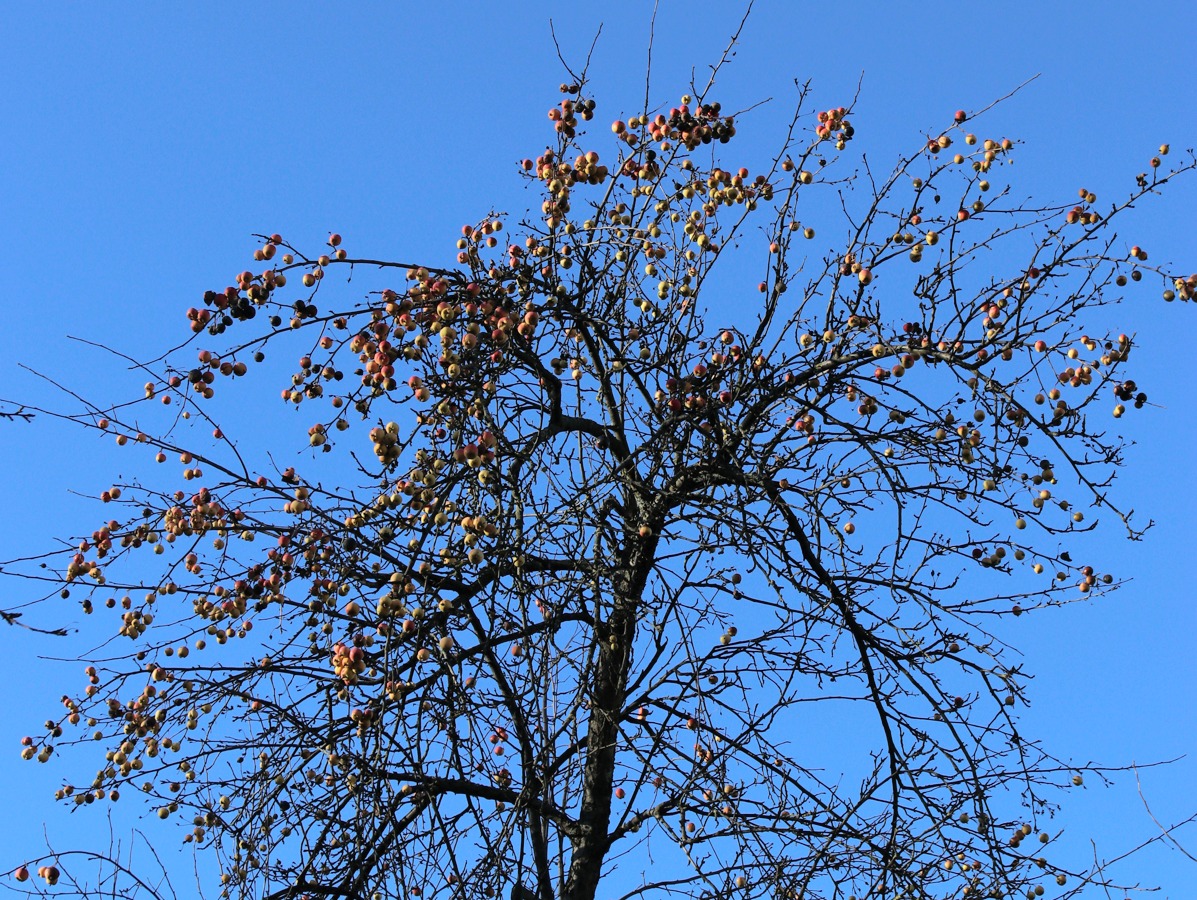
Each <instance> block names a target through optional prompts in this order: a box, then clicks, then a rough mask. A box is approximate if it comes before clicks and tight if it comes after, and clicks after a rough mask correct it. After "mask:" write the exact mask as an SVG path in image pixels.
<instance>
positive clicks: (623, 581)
mask: <svg viewBox="0 0 1197 900" xmlns="http://www.w3.org/2000/svg"><path fill="white" fill-rule="evenodd" d="M656 543H657V541H656V538H655V537H653V538H649V539H647V540H646V539H640V538H635V539H633V544H632V549H631V551H630V552H629V553H628V557H627V559H626V560H625V561H624V565H623V566H621V569H622V572H621V573H620V576H619V577H617V579H616V583H615V601H614V604H613V606H612V610H611V616H610V617H609V618H608V619H607V622H606V625H607V629H606V630H605V631H600V633H599V635H598V636H597V639H598V641H599V652H598V659H597V661H596V663H595V667H594V684H593V686H592V690H591V695H590V722H589V728H588V731H587V734H586V762H585V771H584V773H583V777H582V804H581V809H580V811H579V815H578V825H579V826H580V828H581V834H580V835H579V836H578V837H577V838H575V839H574V841H573V847H572V851H573V852H572V855H571V858H570V864H569V873H568V874H567V876H566V881H565V889H564V892H563V894H562V900H594V896H595V893H596V891H597V890H598V883H599V878H600V876H601V875H602V870H603V860H604V858H605V857H606V855H607V850H608V848H609V846H610V845H609V842H608V833H609V831H610V826H611V798H612V796H613V795H614V791H615V747H616V742H617V740H618V738H619V715H620V713H621V712H622V710H623V707H624V702H625V699H626V698H625V694H626V691H627V686H628V676H629V673H630V672H631V668H632V642H633V640H634V639H635V637H636V620H637V616H638V615H639V611H640V598H641V595H642V594H643V591H644V585H645V583H646V582H647V581H648V573H649V572H650V571H651V569H652V563H653V556H654V551H655V548H656Z"/></svg>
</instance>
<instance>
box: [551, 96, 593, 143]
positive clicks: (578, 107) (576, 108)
mask: <svg viewBox="0 0 1197 900" xmlns="http://www.w3.org/2000/svg"><path fill="white" fill-rule="evenodd" d="M580 91H581V86H580V85H577V84H563V85H561V93H563V94H568V95H569V96H567V97H566V99H564V100H562V101H561V102H560V103H559V104H558V105H557V106H554V107H553V108H552V109H550V110H549V121H550V122H552V123H553V129H554V130H555V131H556V132H557V133H558V134H560V135H561V136H562V137H563V138H565V139H566V140H570V139H572V138H573V137H574V136H575V135H576V134H577V130H578V119H581V120H582V121H584V122H588V121H590V120H591V119H592V118H594V106H595V104H594V101H593V100H591V99H589V98H585V97H580V96H578V94H579V93H580Z"/></svg>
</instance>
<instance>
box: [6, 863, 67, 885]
mask: <svg viewBox="0 0 1197 900" xmlns="http://www.w3.org/2000/svg"><path fill="white" fill-rule="evenodd" d="M12 876H13V878H15V879H16V880H17V881H28V880H29V867H28V866H17V868H16V870H15V871H14V872H13V873H12ZM37 877H38V878H40V879H42V881H44V882H46V884H48V885H49V886H50V887H53V886H54V885H56V884H58V879H59V878H61V877H62V872H60V871H59V869H58V866H38V867H37Z"/></svg>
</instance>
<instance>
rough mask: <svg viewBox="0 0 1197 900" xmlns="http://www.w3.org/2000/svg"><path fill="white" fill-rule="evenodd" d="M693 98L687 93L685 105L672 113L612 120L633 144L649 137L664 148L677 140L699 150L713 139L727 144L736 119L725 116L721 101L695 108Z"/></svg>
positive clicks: (622, 137)
mask: <svg viewBox="0 0 1197 900" xmlns="http://www.w3.org/2000/svg"><path fill="white" fill-rule="evenodd" d="M690 102H691V99H690V97H689V96H688V95H687V96H683V97H682V102H681V105H680V106H675V107H673V108H672V109H670V110H669V115H668V116H666V115H665V114H664V113H661V114H658V115H657V116H656V117H655V118H651V119H650V118H649V117H648V116H647V115H640V116H633V117H632V118H630V119H628V120H627V121H624V120H622V119H616V120H615V121H614V122H612V123H611V131H612V132H614V133H615V135H616V136H617V137H618V138H619V139H620V140H622V141H624V142H625V143H626V144H628V145H629V146H631V147H635V146H636V145H637V144H639V143H640V141H641V139H642V137H646V138H647V139H649V140H652V141H655V142H657V143H659V144H663V145H664V146H663V147H662V149H664V150H668V149H670V147H671V146H672V144H673V143H676V144H678V145H680V146H683V147H685V148H686V149H687V150H696V149H698V147H700V146H701V145H703V144H709V143H711V142H712V141H718V142H719V143H721V144H726V143H727V142H728V141H730V140H731V139H732V138H733V137H735V134H736V124H735V119H734V118H733V117H732V116H723V115H722V111H721V109H720V105H719V104H718V103H705V104H699V105H698V107H697V108H696V109H695V110H694V111H693V112H692V111H691V110H690ZM642 129H643V130H642Z"/></svg>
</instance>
